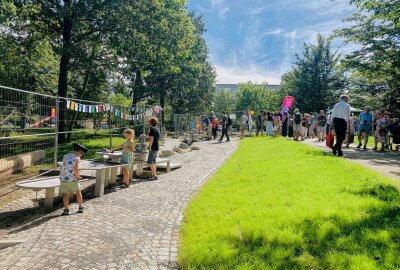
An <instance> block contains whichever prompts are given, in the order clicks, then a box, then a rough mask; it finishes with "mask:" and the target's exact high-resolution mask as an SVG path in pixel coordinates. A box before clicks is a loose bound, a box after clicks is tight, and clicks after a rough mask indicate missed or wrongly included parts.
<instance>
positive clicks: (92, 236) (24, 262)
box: [0, 140, 239, 270]
mask: <svg viewBox="0 0 400 270" xmlns="http://www.w3.org/2000/svg"><path fill="white" fill-rule="evenodd" d="M238 142H239V141H238V140H232V141H231V142H229V143H220V144H219V143H216V142H215V141H211V142H201V143H198V145H199V146H200V147H201V149H200V150H199V151H191V152H186V153H183V154H176V155H174V156H172V157H171V160H172V161H173V162H179V163H181V164H182V168H181V169H178V170H175V171H172V172H171V173H168V174H162V175H160V176H159V180H158V181H153V182H148V181H143V180H141V181H135V183H134V184H133V185H131V187H130V188H129V189H120V188H110V189H109V190H108V192H107V194H106V195H105V196H103V197H101V198H94V199H90V200H86V201H85V206H86V209H85V212H84V213H83V214H75V212H76V211H77V210H78V206H77V204H76V203H74V204H72V205H71V208H70V209H71V210H70V211H71V213H72V214H70V215H69V216H65V217H61V216H60V214H61V212H62V209H61V208H60V209H58V210H56V211H54V212H52V213H49V214H46V215H43V216H40V218H38V219H36V220H34V221H33V222H31V223H28V224H25V225H23V226H21V227H19V228H18V227H17V228H15V227H14V228H13V229H12V230H10V231H8V232H7V235H6V237H7V238H14V239H24V240H25V242H24V243H22V244H19V245H17V246H14V247H9V248H6V249H3V250H0V269H9V270H14V269H88V270H89V269H176V268H178V265H177V254H178V242H179V225H180V223H181V221H182V218H183V214H184V210H185V208H186V206H187V203H188V201H189V200H190V198H191V197H192V196H193V195H194V192H196V191H197V190H198V188H199V187H200V186H201V185H202V184H203V183H204V182H205V181H206V180H207V179H208V177H209V176H210V175H211V174H213V173H214V172H215V170H216V169H218V168H219V167H220V165H222V164H223V162H224V161H225V160H226V159H227V158H228V157H229V156H230V155H231V154H232V153H233V152H234V151H235V150H236V148H237V145H238ZM173 143H177V141H175V142H173ZM3 238H4V237H3Z"/></svg>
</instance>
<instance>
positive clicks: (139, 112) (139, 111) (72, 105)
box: [67, 100, 162, 121]
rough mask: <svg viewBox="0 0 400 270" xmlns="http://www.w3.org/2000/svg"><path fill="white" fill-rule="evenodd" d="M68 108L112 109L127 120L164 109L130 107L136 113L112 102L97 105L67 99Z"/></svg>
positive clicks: (105, 110) (85, 110) (106, 110)
mask: <svg viewBox="0 0 400 270" xmlns="http://www.w3.org/2000/svg"><path fill="white" fill-rule="evenodd" d="M67 109H69V110H72V111H76V112H84V113H101V112H108V111H110V112H111V113H113V114H114V115H115V116H117V117H119V118H121V119H125V120H130V121H134V120H142V119H143V118H146V117H147V116H152V115H153V113H156V114H158V113H160V112H161V111H162V108H161V107H160V106H154V107H151V108H146V109H143V108H134V107H132V108H130V111H131V113H132V112H133V113H134V114H127V113H124V112H121V111H120V110H118V109H115V108H114V107H113V106H111V105H110V104H97V105H86V104H81V103H77V102H74V101H72V100H67Z"/></svg>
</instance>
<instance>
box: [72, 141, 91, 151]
mask: <svg viewBox="0 0 400 270" xmlns="http://www.w3.org/2000/svg"><path fill="white" fill-rule="evenodd" d="M72 147H73V148H74V150H75V151H82V152H83V153H86V152H87V151H89V149H87V148H86V147H85V146H83V145H82V144H79V143H73V144H72Z"/></svg>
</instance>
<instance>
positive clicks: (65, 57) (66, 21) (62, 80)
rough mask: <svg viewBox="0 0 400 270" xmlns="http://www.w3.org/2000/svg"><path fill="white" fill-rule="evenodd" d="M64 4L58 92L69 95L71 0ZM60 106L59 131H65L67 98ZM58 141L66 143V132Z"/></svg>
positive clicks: (63, 95) (61, 94) (61, 95)
mask: <svg viewBox="0 0 400 270" xmlns="http://www.w3.org/2000/svg"><path fill="white" fill-rule="evenodd" d="M64 6H65V9H66V12H65V15H64V18H63V26H62V27H63V32H62V39H63V48H62V54H61V61H60V74H59V77H58V92H57V94H58V95H59V96H60V97H67V94H68V70H69V62H70V60H71V35H72V18H71V17H72V16H71V9H72V3H71V0H64ZM60 108H61V109H60V112H59V132H65V131H66V128H67V125H66V109H65V108H66V102H65V100H61V102H60ZM58 142H59V143H60V144H62V143H65V134H59V136H58Z"/></svg>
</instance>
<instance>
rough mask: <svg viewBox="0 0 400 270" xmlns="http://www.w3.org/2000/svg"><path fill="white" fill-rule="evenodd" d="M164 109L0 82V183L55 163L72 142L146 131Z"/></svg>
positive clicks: (102, 141) (107, 141)
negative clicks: (121, 104) (61, 94)
mask: <svg viewBox="0 0 400 270" xmlns="http://www.w3.org/2000/svg"><path fill="white" fill-rule="evenodd" d="M155 108H157V110H156V109H155ZM161 114H162V109H161V108H160V107H159V106H149V105H140V106H138V107H137V108H135V107H119V106H115V107H113V106H111V105H109V104H108V103H107V102H104V103H99V102H94V101H88V100H78V99H67V98H60V97H55V96H50V95H44V94H39V93H33V92H29V91H24V90H20V89H14V88H10V87H5V86H0V189H1V188H2V187H3V186H5V185H7V184H10V183H14V182H15V181H16V180H18V179H21V178H26V177H30V176H32V175H37V174H38V173H39V172H40V171H41V170H46V169H49V168H54V167H55V166H56V165H57V161H60V160H61V159H62V157H63V155H64V154H65V153H67V152H69V151H71V144H72V142H81V143H84V144H86V145H87V146H88V148H89V149H90V150H100V149H101V148H108V147H110V146H111V145H113V146H115V144H118V143H120V142H122V141H123V140H122V139H120V138H122V132H123V130H125V129H126V128H128V127H130V128H132V129H134V130H135V131H136V134H137V135H139V134H141V133H143V132H147V129H148V121H147V120H148V117H150V116H156V117H158V118H159V119H161ZM159 125H160V126H159V127H160V130H161V129H162V128H161V125H162V123H161V121H160V124H159ZM93 152H94V151H91V155H93ZM91 155H89V157H90V156H91Z"/></svg>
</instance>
